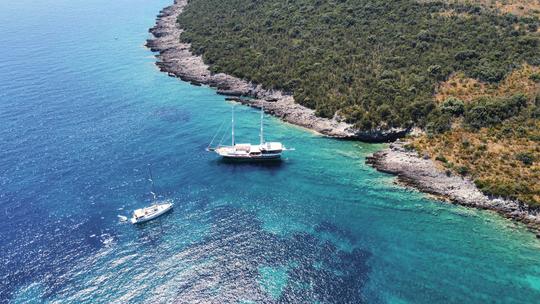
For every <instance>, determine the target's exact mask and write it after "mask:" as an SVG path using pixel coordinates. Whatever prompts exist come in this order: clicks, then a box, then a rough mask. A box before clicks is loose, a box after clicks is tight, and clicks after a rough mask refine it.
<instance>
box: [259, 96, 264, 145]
mask: <svg viewBox="0 0 540 304" xmlns="http://www.w3.org/2000/svg"><path fill="white" fill-rule="evenodd" d="M263 117H264V110H263V107H262V106H261V132H260V133H259V138H260V141H261V145H262V144H264V123H263Z"/></svg>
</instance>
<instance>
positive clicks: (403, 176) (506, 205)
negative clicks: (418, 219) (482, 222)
mask: <svg viewBox="0 0 540 304" xmlns="http://www.w3.org/2000/svg"><path fill="white" fill-rule="evenodd" d="M405 144H406V142H405V141H401V140H398V141H396V142H394V143H392V144H390V146H389V147H388V148H386V149H384V150H381V151H378V152H376V153H374V154H373V155H372V156H370V157H368V158H367V159H366V163H367V164H369V165H371V166H373V167H374V168H376V169H377V170H379V171H381V172H386V173H390V174H394V175H397V177H398V182H400V183H402V184H404V185H406V186H412V187H414V188H416V189H418V190H420V191H422V192H425V193H429V194H432V195H435V196H437V197H440V198H443V199H445V200H449V201H450V202H452V203H455V204H459V205H463V206H468V207H474V208H479V209H486V210H492V211H496V212H498V213H500V214H501V215H503V216H505V217H507V218H510V219H513V220H516V221H519V222H523V223H524V224H526V225H527V226H528V227H529V228H531V229H532V230H534V231H535V232H537V237H540V210H538V209H536V208H532V207H530V206H527V205H525V204H523V203H520V202H517V201H512V200H507V199H502V198H493V197H488V196H486V195H485V194H483V193H482V192H481V191H480V190H478V188H477V187H476V186H475V184H474V182H473V181H472V180H471V179H469V178H468V177H463V176H459V175H455V174H453V173H451V174H447V173H446V172H443V171H442V170H440V169H439V168H437V167H436V165H435V163H434V162H433V161H432V160H431V159H430V158H429V157H427V156H426V157H423V156H421V155H418V153H417V152H416V151H410V150H407V149H406V147H405Z"/></svg>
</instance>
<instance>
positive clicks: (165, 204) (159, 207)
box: [130, 168, 174, 224]
mask: <svg viewBox="0 0 540 304" xmlns="http://www.w3.org/2000/svg"><path fill="white" fill-rule="evenodd" d="M148 171H149V175H150V178H149V180H150V183H151V185H152V191H151V192H150V193H152V197H153V199H152V205H151V206H149V207H145V208H141V209H137V210H135V211H133V215H132V217H131V219H130V222H131V223H132V224H140V223H144V222H148V221H150V220H153V219H155V218H157V217H159V216H161V215H163V214H165V213H167V212H168V211H170V210H172V208H173V206H174V204H173V203H172V202H170V201H158V199H157V195H156V190H155V187H154V179H153V178H152V171H151V170H150V168H148Z"/></svg>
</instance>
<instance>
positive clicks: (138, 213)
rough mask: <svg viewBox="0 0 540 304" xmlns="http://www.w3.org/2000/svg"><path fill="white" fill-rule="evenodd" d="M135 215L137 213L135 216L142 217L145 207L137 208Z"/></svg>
mask: <svg viewBox="0 0 540 304" xmlns="http://www.w3.org/2000/svg"><path fill="white" fill-rule="evenodd" d="M133 215H135V217H142V216H144V215H145V212H144V209H137V210H135V211H134V212H133Z"/></svg>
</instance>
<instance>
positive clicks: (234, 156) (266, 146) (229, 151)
mask: <svg viewBox="0 0 540 304" xmlns="http://www.w3.org/2000/svg"><path fill="white" fill-rule="evenodd" d="M263 118H264V109H263V108H262V107H261V127H260V133H259V144H258V145H252V144H237V143H236V141H235V137H234V106H233V108H232V119H231V145H230V146H222V145H221V143H220V144H218V145H217V146H216V147H214V148H212V147H211V145H212V142H213V140H212V142H210V145H209V146H208V148H206V150H207V151H211V152H215V153H217V154H218V155H219V156H221V157H222V158H223V159H227V160H245V161H269V160H280V159H281V153H282V152H283V151H290V150H294V149H292V148H285V146H284V145H283V144H282V143H280V142H266V141H264V121H263ZM218 132H219V130H218ZM216 135H217V134H216ZM214 138H215V136H214Z"/></svg>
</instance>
